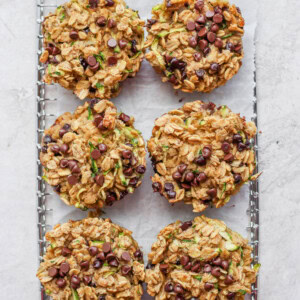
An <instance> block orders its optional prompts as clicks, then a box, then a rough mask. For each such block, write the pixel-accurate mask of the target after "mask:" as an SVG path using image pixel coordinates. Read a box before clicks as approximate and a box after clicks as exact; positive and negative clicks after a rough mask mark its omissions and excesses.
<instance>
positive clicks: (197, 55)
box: [193, 52, 202, 62]
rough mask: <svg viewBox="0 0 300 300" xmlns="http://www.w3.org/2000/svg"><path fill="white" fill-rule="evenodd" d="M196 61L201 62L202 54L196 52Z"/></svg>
mask: <svg viewBox="0 0 300 300" xmlns="http://www.w3.org/2000/svg"><path fill="white" fill-rule="evenodd" d="M193 56H194V60H195V61H196V62H199V61H200V60H201V58H202V55H201V53H199V52H196V53H194V55H193Z"/></svg>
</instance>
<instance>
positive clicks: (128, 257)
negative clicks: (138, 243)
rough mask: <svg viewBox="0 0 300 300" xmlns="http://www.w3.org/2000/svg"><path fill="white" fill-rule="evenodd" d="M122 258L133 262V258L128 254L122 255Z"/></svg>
mask: <svg viewBox="0 0 300 300" xmlns="http://www.w3.org/2000/svg"><path fill="white" fill-rule="evenodd" d="M121 258H122V259H123V260H124V261H131V256H130V254H129V253H128V252H123V253H122V255H121Z"/></svg>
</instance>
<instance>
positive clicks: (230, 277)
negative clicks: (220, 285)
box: [224, 275, 234, 285]
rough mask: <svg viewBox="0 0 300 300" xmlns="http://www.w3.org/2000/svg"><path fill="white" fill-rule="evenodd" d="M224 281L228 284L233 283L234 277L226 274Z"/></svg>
mask: <svg viewBox="0 0 300 300" xmlns="http://www.w3.org/2000/svg"><path fill="white" fill-rule="evenodd" d="M224 283H225V284H226V285H230V284H232V283H234V278H233V277H232V276H231V275H227V276H226V277H225V280H224Z"/></svg>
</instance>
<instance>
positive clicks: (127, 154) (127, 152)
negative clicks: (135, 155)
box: [122, 150, 132, 159]
mask: <svg viewBox="0 0 300 300" xmlns="http://www.w3.org/2000/svg"><path fill="white" fill-rule="evenodd" d="M122 157H123V158H124V159H130V158H131V157H132V152H131V151H130V150H123V151H122Z"/></svg>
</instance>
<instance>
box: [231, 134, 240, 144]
mask: <svg viewBox="0 0 300 300" xmlns="http://www.w3.org/2000/svg"><path fill="white" fill-rule="evenodd" d="M232 140H233V142H234V143H240V142H242V141H243V138H242V136H241V135H239V134H235V135H234V136H233V138H232Z"/></svg>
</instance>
